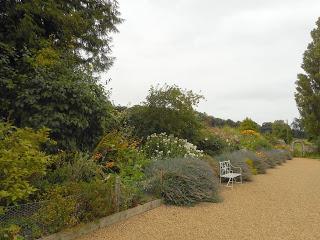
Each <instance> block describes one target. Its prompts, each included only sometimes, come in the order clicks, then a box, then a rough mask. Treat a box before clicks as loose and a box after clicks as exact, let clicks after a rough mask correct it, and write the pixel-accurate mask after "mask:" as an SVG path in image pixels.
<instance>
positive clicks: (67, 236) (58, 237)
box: [40, 199, 161, 240]
mask: <svg viewBox="0 0 320 240" xmlns="http://www.w3.org/2000/svg"><path fill="white" fill-rule="evenodd" d="M160 205H161V200H160V199H157V200H154V201H151V202H148V203H145V204H142V205H139V206H137V207H134V208H130V209H128V210H125V211H122V212H118V213H115V214H112V215H110V216H107V217H104V218H100V219H98V220H96V221H94V222H91V223H87V224H80V225H78V226H76V227H73V228H70V229H67V230H64V231H62V232H58V233H55V234H52V235H50V236H46V237H43V238H41V239H40V240H71V239H75V238H77V237H79V236H81V235H84V234H87V233H90V232H93V231H95V230H97V229H99V228H103V227H107V226H110V225H112V224H114V223H117V222H120V221H123V220H126V219H128V218H130V217H133V216H135V215H138V214H141V213H143V212H146V211H149V210H151V209H154V208H157V207H159V206H160Z"/></svg>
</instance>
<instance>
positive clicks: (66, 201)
mask: <svg viewBox="0 0 320 240" xmlns="http://www.w3.org/2000/svg"><path fill="white" fill-rule="evenodd" d="M46 198H47V199H48V201H46V202H45V203H44V205H43V206H42V207H41V208H40V209H39V210H38V211H37V213H36V214H35V215H34V216H33V218H34V219H35V222H37V223H38V225H39V226H41V229H42V233H43V234H50V233H55V232H58V231H60V230H62V229H64V228H68V227H71V226H74V225H75V224H76V223H77V222H78V221H77V219H76V216H75V212H76V207H77V201H76V199H74V198H72V197H66V189H65V188H64V187H61V186H59V187H56V188H54V189H52V190H51V191H50V193H48V195H47V196H46Z"/></svg>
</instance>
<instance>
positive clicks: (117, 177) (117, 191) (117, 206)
mask: <svg viewBox="0 0 320 240" xmlns="http://www.w3.org/2000/svg"><path fill="white" fill-rule="evenodd" d="M114 190H115V199H116V201H115V204H116V212H119V211H120V177H119V176H116V181H115V189H114Z"/></svg>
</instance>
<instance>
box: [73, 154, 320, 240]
mask: <svg viewBox="0 0 320 240" xmlns="http://www.w3.org/2000/svg"><path fill="white" fill-rule="evenodd" d="M221 195H222V196H223V199H224V200H223V202H221V203H218V204H213V203H202V204H199V205H196V206H195V207H189V208H186V207H171V206H161V207H159V208H156V209H154V210H151V211H149V212H146V213H144V214H141V215H138V216H135V217H132V218H130V219H129V220H126V221H124V222H120V223H118V224H115V225H112V226H110V227H106V228H102V229H99V230H97V231H96V232H93V233H91V234H89V235H86V236H83V237H81V238H79V239H78V240H89V239H90V240H91V239H94V240H105V239H108V240H109V239H110V240H124V239H126V240H127V239H130V240H131V239H133V240H134V239H136V240H143V239H150V240H153V239H154V240H158V239H159V240H160V239H166V240H168V239H174V240H179V239H181V240H189V239H190V240H197V239H213V240H218V239H236V240H238V239H255V240H260V239H266V240H273V239H279V240H286V239H292V240H299V239H304V240H306V239H314V240H316V239H320V161H318V160H312V159H302V158H299V159H298V158H296V159H294V160H291V161H287V163H285V164H283V165H282V166H278V167H277V168H276V169H270V170H268V172H267V174H265V175H258V176H254V178H253V182H250V183H245V184H242V185H236V186H235V187H234V189H233V190H231V189H225V188H223V189H222V193H221Z"/></svg>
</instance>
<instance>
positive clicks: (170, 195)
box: [147, 157, 219, 205]
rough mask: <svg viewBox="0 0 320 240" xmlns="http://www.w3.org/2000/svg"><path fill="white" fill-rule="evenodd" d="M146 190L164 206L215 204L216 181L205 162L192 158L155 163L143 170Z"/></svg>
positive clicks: (216, 198)
mask: <svg viewBox="0 0 320 240" xmlns="http://www.w3.org/2000/svg"><path fill="white" fill-rule="evenodd" d="M147 176H148V180H149V181H148V183H149V184H148V189H149V190H151V191H152V192H154V193H158V194H159V195H161V196H162V197H163V198H164V201H165V202H166V203H167V204H173V205H193V204H195V203H197V202H216V201H218V200H219V198H218V183H217V182H218V181H217V178H216V177H215V176H214V174H213V172H212V170H211V168H210V166H209V165H208V163H206V162H204V161H201V160H199V159H196V158H191V157H187V158H174V159H166V160H156V161H153V162H152V164H151V165H150V166H149V167H148V168H147Z"/></svg>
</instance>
